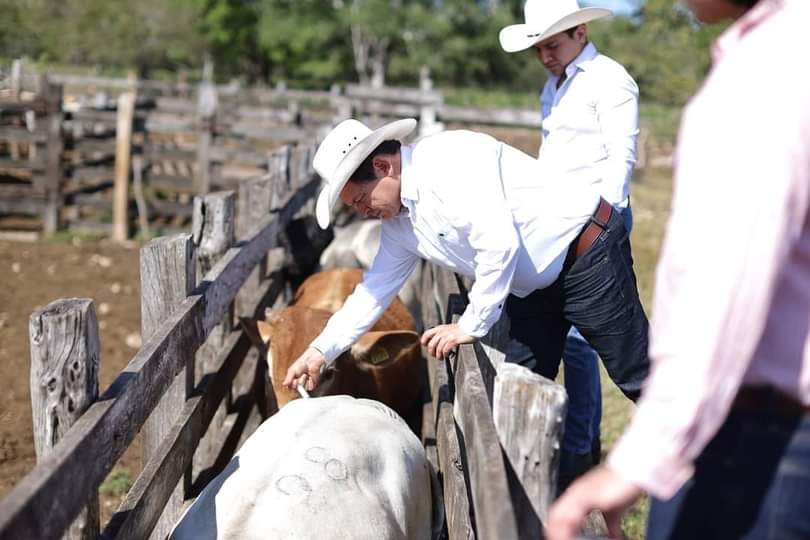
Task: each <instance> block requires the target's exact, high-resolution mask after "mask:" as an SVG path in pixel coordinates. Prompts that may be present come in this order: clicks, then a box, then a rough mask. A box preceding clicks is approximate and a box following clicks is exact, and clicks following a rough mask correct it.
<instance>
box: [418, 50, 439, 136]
mask: <svg viewBox="0 0 810 540" xmlns="http://www.w3.org/2000/svg"><path fill="white" fill-rule="evenodd" d="M419 89H420V90H422V92H423V93H422V97H421V105H420V107H419V135H420V136H425V135H432V134H434V133H437V132H439V131H441V130H442V129H444V126H443V125H442V124H440V123H439V122H437V121H436V113H437V111H436V108H437V106H438V105H439V101H440V100H439V99H437V98H436V96H435V94H436V92H434V91H433V80H432V79H431V78H430V68H429V67H427V66H422V67H421V68H420V69H419Z"/></svg>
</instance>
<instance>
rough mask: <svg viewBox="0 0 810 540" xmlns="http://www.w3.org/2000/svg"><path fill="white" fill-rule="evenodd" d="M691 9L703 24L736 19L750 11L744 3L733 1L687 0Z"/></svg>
mask: <svg viewBox="0 0 810 540" xmlns="http://www.w3.org/2000/svg"><path fill="white" fill-rule="evenodd" d="M685 1H686V4H687V5H688V6H689V9H690V10H692V13H694V14H695V17H696V18H697V20H699V21H700V22H702V23H707V24H711V23H716V22H720V21H725V20H728V19H736V18H738V17H740V16H741V15H742V14H743V13H745V12H746V11H747V10H748V7H747V6H745V5H744V3H740V2H733V1H731V0H685Z"/></svg>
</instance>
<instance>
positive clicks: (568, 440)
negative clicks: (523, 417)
mask: <svg viewBox="0 0 810 540" xmlns="http://www.w3.org/2000/svg"><path fill="white" fill-rule="evenodd" d="M619 213H620V214H621V216H622V218H623V219H624V228H625V229H626V230H627V232H628V233H630V231H631V230H632V229H633V211H632V210H631V208H630V206H629V205H628V206H627V207H626V208H623V209H621V210H620V211H619ZM562 359H563V369H564V372H565V391H566V393H567V394H568V414H567V415H566V417H565V429H564V436H563V441H562V449H563V451H565V452H571V453H574V454H586V453H591V452H592V451H593V450H594V448H596V449H597V451H598V449H599V447H600V445H599V437H600V430H599V424H600V423H601V421H602V384H601V383H600V381H599V363H598V358H597V355H596V351H594V350H593V347H591V346H590V345H589V344H588V342H587V341H586V340H585V338H584V337H582V334H580V333H579V330H577V328H576V326H572V327H571V329H570V330H569V331H568V336H567V337H566V340H565V348H564V349H563V356H562ZM561 472H564V471H561Z"/></svg>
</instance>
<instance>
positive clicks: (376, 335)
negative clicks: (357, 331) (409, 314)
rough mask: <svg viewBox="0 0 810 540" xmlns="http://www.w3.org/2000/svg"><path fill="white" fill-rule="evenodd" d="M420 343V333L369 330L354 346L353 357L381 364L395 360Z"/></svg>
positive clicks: (367, 362)
mask: <svg viewBox="0 0 810 540" xmlns="http://www.w3.org/2000/svg"><path fill="white" fill-rule="evenodd" d="M418 343H419V334H417V333H416V332H411V331H408V330H402V331H388V332H368V333H367V334H365V335H364V336H363V337H361V338H360V339H359V340H358V341H357V343H355V344H354V346H352V357H354V358H355V360H357V361H358V362H360V363H365V364H372V365H375V366H379V365H382V364H385V363H388V362H390V361H393V360H395V359H396V358H397V357H399V356H400V355H401V354H402V353H403V352H404V351H406V350H409V349H410V348H411V347H413V346H414V345H417V344H418Z"/></svg>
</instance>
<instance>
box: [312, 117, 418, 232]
mask: <svg viewBox="0 0 810 540" xmlns="http://www.w3.org/2000/svg"><path fill="white" fill-rule="evenodd" d="M415 127H416V120H414V119H413V118H406V119H404V120H396V121H394V122H391V123H390V124H386V125H384V126H382V127H381V128H379V129H375V130H373V131H372V130H371V129H369V128H368V127H366V126H365V125H364V124H362V123H361V122H358V121H357V120H351V119H350V120H344V121H343V122H341V123H340V124H338V125H337V126H335V128H334V129H333V130H332V131H330V132H329V135H327V136H326V138H325V139H324V140H323V142H322V143H321V145H320V146H319V147H318V151H317V152H315V157H314V158H313V159H312V166H313V167H314V168H315V171H316V172H317V173H318V174H319V175H320V176H321V178H323V180H324V181H325V182H326V185H325V186H324V187H323V189H322V190H321V193H320V195H318V202H317V203H316V205H315V217H316V218H317V220H318V225H320V227H321V228H322V229H325V228H327V227H328V226H329V221H330V220H331V216H332V207H333V206H334V205H335V203H336V202H337V200H338V197H339V196H340V192H341V191H342V190H343V186H345V185H346V182H347V181H348V180H349V177H350V176H351V175H352V174H354V171H356V170H357V168H358V167H359V166H360V164H362V163H363V161H364V160H365V159H366V158H367V157H368V156H369V155H370V154H371V152H373V151H374V149H375V148H377V147H378V146H379V145H380V143H382V142H383V141H387V140H392V139H397V140H398V139H402V138H403V137H405V136H406V135H407V134H408V133H410V132H411V131H413V130H414V128H415Z"/></svg>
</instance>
